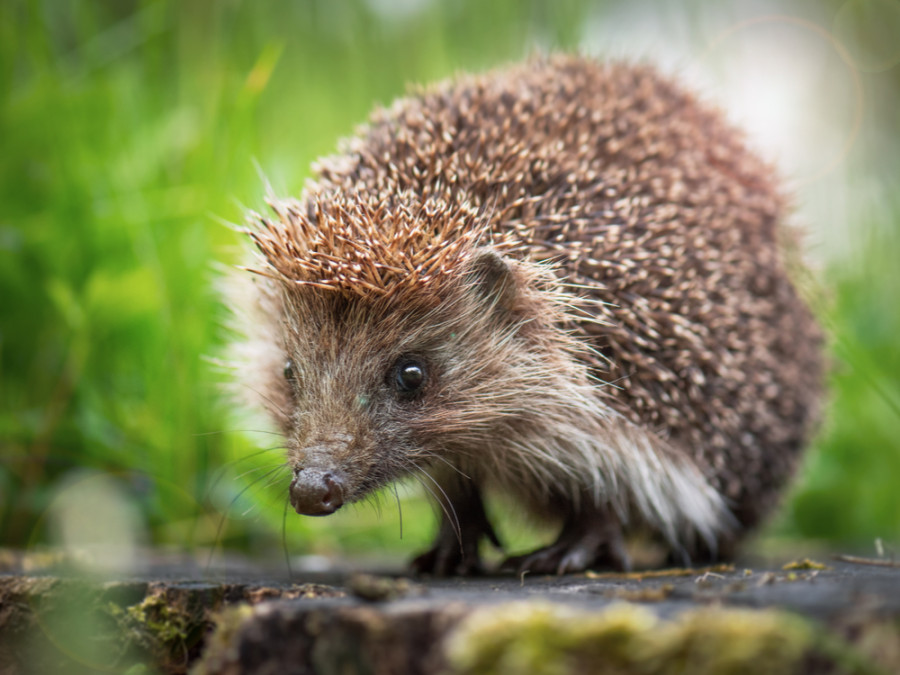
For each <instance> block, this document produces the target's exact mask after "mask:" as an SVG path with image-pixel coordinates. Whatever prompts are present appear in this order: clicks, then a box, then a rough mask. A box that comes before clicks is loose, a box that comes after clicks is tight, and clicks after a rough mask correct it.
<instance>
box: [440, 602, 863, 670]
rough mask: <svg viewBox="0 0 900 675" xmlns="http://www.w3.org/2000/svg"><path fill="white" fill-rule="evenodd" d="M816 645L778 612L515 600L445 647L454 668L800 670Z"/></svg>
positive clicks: (800, 625) (467, 624) (471, 622)
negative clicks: (657, 610)
mask: <svg viewBox="0 0 900 675" xmlns="http://www.w3.org/2000/svg"><path fill="white" fill-rule="evenodd" d="M820 642H821V641H820V639H819V632H818V631H817V629H816V628H815V627H814V625H813V624H811V623H808V622H807V621H805V620H803V619H801V618H799V617H796V616H793V615H790V614H787V613H784V612H780V611H769V610H764V611H758V610H747V609H702V610H695V611H689V612H685V613H683V614H681V615H680V616H678V617H677V618H676V619H674V620H671V621H663V620H660V619H659V618H657V617H656V615H655V614H654V613H653V612H651V611H650V610H648V609H646V608H643V607H639V606H636V605H630V604H616V605H612V606H610V607H609V608H607V609H606V610H604V611H603V612H600V613H587V612H583V611H579V610H574V609H571V608H567V607H561V606H558V605H549V604H522V603H517V604H509V605H503V606H499V607H491V608H488V609H484V610H481V611H478V612H476V613H474V614H473V615H471V616H470V617H468V618H467V619H465V620H464V621H463V623H462V624H461V625H460V626H459V627H458V628H457V630H456V631H455V632H454V633H453V634H452V635H451V636H450V637H449V638H448V646H447V653H448V657H449V660H450V662H451V664H452V666H453V667H454V668H455V671H456V672H457V673H459V674H463V673H479V674H492V675H504V674H510V675H512V674H513V673H533V674H536V675H569V674H570V673H572V674H574V673H581V672H603V673H621V674H622V675H629V674H631V673H635V674H640V675H667V674H676V673H678V674H682V673H691V674H695V675H703V674H704V673H716V674H717V675H720V674H726V675H743V674H745V673H746V674H747V675H751V674H755V673H772V674H776V675H777V674H779V673H784V674H788V673H793V672H797V671H798V670H800V669H802V665H803V660H804V658H806V657H807V656H808V655H809V654H810V653H812V652H814V651H815V649H816V647H817V646H818V645H819V644H820ZM852 670H855V671H857V672H865V671H866V670H868V668H867V667H865V664H864V663H862V662H860V663H859V664H858V667H855V668H853V669H852Z"/></svg>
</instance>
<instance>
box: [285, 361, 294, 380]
mask: <svg viewBox="0 0 900 675" xmlns="http://www.w3.org/2000/svg"><path fill="white" fill-rule="evenodd" d="M283 372H284V379H286V380H287V381H288V382H293V381H294V362H293V361H291V360H290V359H288V360H287V361H285V362H284V371H283Z"/></svg>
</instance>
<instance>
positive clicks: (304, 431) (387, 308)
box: [265, 248, 559, 515]
mask: <svg viewBox="0 0 900 675" xmlns="http://www.w3.org/2000/svg"><path fill="white" fill-rule="evenodd" d="M448 274H449V272H448ZM452 274H453V277H452V278H448V279H446V280H445V283H444V285H443V287H442V289H441V292H440V297H439V298H433V299H432V300H429V301H427V302H424V303H423V302H420V300H421V299H422V296H421V295H420V296H419V297H416V295H415V294H414V293H413V294H412V295H411V298H412V299H410V296H407V294H405V293H400V294H397V295H395V296H390V297H380V296H375V297H372V296H367V295H353V294H346V293H342V292H340V291H337V290H334V289H330V288H321V287H315V286H310V285H306V284H300V285H296V284H295V285H284V284H282V285H281V286H282V289H281V293H280V299H279V301H280V303H281V311H280V312H279V315H280V316H281V317H282V331H283V340H282V343H283V359H281V360H276V359H270V362H269V365H268V367H269V371H270V372H269V373H268V375H267V378H266V379H267V382H268V383H267V384H266V385H265V390H266V391H267V392H268V396H267V398H269V399H270V409H271V412H272V413H273V415H274V416H275V418H276V419H277V421H278V423H279V424H280V426H281V428H282V430H283V432H284V434H285V437H286V440H287V447H288V460H289V465H290V467H291V469H292V471H293V482H292V485H291V502H292V504H293V506H294V508H295V509H296V510H297V511H298V512H300V513H305V514H309V515H319V514H323V515H324V514H327V513H331V512H333V511H334V510H336V508H337V507H339V506H340V505H341V504H343V503H348V502H352V501H355V500H357V499H359V498H361V497H363V496H365V495H366V494H368V493H370V492H371V491H373V490H375V489H377V488H379V487H381V486H383V485H385V484H386V483H387V482H389V481H391V480H393V479H395V478H397V477H399V476H402V475H404V474H408V473H411V472H413V473H414V472H416V471H418V470H422V469H426V470H427V467H428V466H430V465H433V464H435V463H436V462H439V461H440V459H438V458H439V457H440V458H442V459H445V460H446V459H453V460H454V461H455V462H456V463H462V464H465V456H466V454H467V453H469V452H479V453H481V452H484V451H486V450H488V449H489V448H487V447H485V445H486V443H488V441H489V439H496V438H498V437H503V435H504V433H505V434H506V435H509V433H512V430H513V429H514V427H515V426H516V425H517V424H519V425H520V424H521V423H522V422H523V421H527V418H528V417H532V418H533V417H534V416H535V415H536V413H537V411H538V410H540V408H541V406H542V405H545V404H546V397H540V398H541V400H537V399H536V400H535V401H534V407H532V406H529V405H528V404H527V400H528V396H527V395H526V396H523V391H536V390H538V389H539V390H541V391H546V390H547V388H548V386H549V387H550V388H554V385H553V384H552V383H548V382H547V379H548V378H554V379H555V377H556V376H557V375H551V373H555V372H556V371H558V370H559V369H558V368H556V369H554V368H552V367H551V368H548V359H552V358H554V357H553V356H552V353H550V352H552V350H548V349H547V347H549V345H545V346H544V347H545V348H543V349H542V348H541V344H542V342H545V341H547V340H548V339H550V340H551V341H552V334H548V331H551V332H558V329H556V328H554V327H552V326H551V324H552V323H553V319H554V318H556V314H557V312H556V311H554V308H553V307H552V306H547V305H548V303H547V302H546V301H541V302H536V301H535V292H536V291H537V290H538V289H537V288H536V287H542V286H543V285H546V284H548V283H553V282H552V281H550V279H549V278H548V275H547V273H546V270H544V269H543V268H540V267H538V266H534V265H531V264H528V263H522V262H516V261H513V260H511V259H507V258H504V257H502V256H501V255H499V254H498V253H496V252H495V251H494V250H493V249H491V248H478V249H473V250H471V251H469V252H468V253H467V254H466V255H465V256H463V257H461V258H460V264H459V265H458V267H457V268H456V269H455V270H453V272H452ZM542 290H543V294H542V295H540V296H538V297H540V298H547V297H552V294H547V293H546V288H542ZM426 297H427V296H426ZM536 310H537V311H536ZM548 320H549V324H548ZM548 336H549V337H548ZM555 353H556V354H558V353H559V352H558V351H557V352H555ZM555 358H558V356H556V357H555ZM523 403H524V405H523ZM507 427H508V428H509V430H508V431H505V428H507Z"/></svg>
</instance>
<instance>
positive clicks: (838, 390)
mask: <svg viewBox="0 0 900 675" xmlns="http://www.w3.org/2000/svg"><path fill="white" fill-rule="evenodd" d="M621 4H622V3H615V2H599V1H597V2H591V1H590V0H584V1H579V0H563V1H560V2H540V1H537V0H533V1H532V2H527V3H526V2H518V1H516V0H497V1H492V2H482V1H481V0H453V1H449V2H428V1H427V0H406V1H405V2H393V3H391V2H388V0H379V1H376V0H366V1H365V2H364V1H363V0H331V1H328V0H322V1H320V2H312V1H298V2H290V3H264V2H241V1H239V0H231V1H227V2H218V3H215V2H176V1H174V0H172V1H169V0H157V1H153V2H150V1H143V2H138V1H120V2H88V1H84V2H75V1H69V0H44V1H40V0H34V1H27V0H6V1H5V2H4V3H2V5H0V101H2V102H0V543H3V544H6V545H15V546H24V545H30V544H33V543H37V542H42V541H46V540H47V538H48V537H49V536H50V534H49V531H48V527H47V526H46V523H45V522H44V514H45V513H46V512H47V510H48V508H50V507H51V505H52V502H53V501H54V499H56V498H57V496H58V495H57V487H58V485H59V482H60V480H61V479H62V477H63V476H65V475H67V474H68V473H69V472H70V471H71V470H73V469H75V468H79V467H80V468H84V467H88V468H91V469H96V470H98V471H102V472H107V473H110V474H113V475H115V476H117V477H118V480H119V481H120V482H121V485H123V486H124V488H125V489H126V491H127V493H128V494H129V496H130V497H131V498H133V499H134V501H135V503H136V504H137V505H138V507H139V510H140V512H141V513H142V514H143V517H144V519H145V522H146V524H147V527H148V532H149V534H150V536H151V538H152V540H153V541H156V542H158V543H172V544H176V545H179V546H188V547H191V546H211V545H213V544H223V543H224V544H227V545H234V546H243V547H248V548H251V549H253V550H256V551H264V550H268V548H270V547H277V546H278V545H279V540H280V534H279V528H280V527H281V522H282V517H283V514H284V502H285V495H286V484H287V481H286V480H285V475H284V473H283V472H281V471H280V470H279V469H278V466H279V464H280V461H281V459H280V454H279V450H278V448H277V447H270V446H277V443H278V441H277V440H274V441H273V440H272V437H271V436H266V435H263V434H256V435H255V437H253V438H250V437H248V435H247V434H245V433H243V432H242V430H241V429H239V428H237V427H236V426H235V424H236V423H235V421H234V419H235V418H234V417H233V416H232V415H230V414H229V411H228V410H227V408H226V406H225V405H224V404H223V403H222V399H221V397H220V395H219V393H218V387H219V384H220V382H221V380H222V374H221V373H220V372H218V370H217V369H216V367H215V366H214V365H213V362H212V361H211V360H210V359H208V358H205V357H214V356H215V355H216V354H217V353H218V351H219V349H220V348H221V342H222V340H223V336H224V332H223V330H222V323H223V321H224V319H225V311H224V308H223V307H222V306H221V305H220V303H219V300H218V299H217V296H216V294H215V292H214V288H213V286H214V284H213V281H214V278H215V276H216V273H217V272H216V271H215V264H214V262H215V261H221V262H224V263H234V262H236V261H237V260H238V259H239V254H238V250H239V243H240V238H239V237H238V236H237V235H236V234H235V233H234V232H233V231H232V230H231V229H229V228H228V227H225V226H223V225H222V223H221V222H220V221H227V222H240V221H241V219H242V214H243V211H244V205H245V204H246V205H250V206H254V207H259V206H260V205H261V204H262V196H263V181H262V180H261V178H260V175H259V170H258V169H257V165H258V167H259V169H261V171H262V173H264V174H265V176H266V178H267V179H268V180H269V181H271V182H272V184H273V186H274V188H275V190H276V192H279V193H283V194H288V193H294V194H295V193H298V192H299V191H300V189H301V187H302V184H303V180H304V179H305V177H306V176H307V175H308V167H309V165H310V163H311V162H312V161H313V160H314V159H315V158H316V157H318V156H320V155H323V154H328V153H330V152H333V151H334V148H335V143H336V140H337V139H338V138H339V137H340V136H344V135H347V134H349V133H350V132H351V131H352V129H353V127H354V126H355V125H356V124H358V123H359V122H361V121H363V120H364V119H365V117H366V115H367V114H368V112H369V111H370V110H371V108H372V107H373V105H374V104H376V103H379V102H380V103H382V104H386V103H389V102H390V101H391V100H392V99H393V98H394V97H396V96H398V95H400V94H402V93H403V92H404V90H405V85H406V84H407V83H410V82H419V83H422V82H428V81H431V80H434V79H437V78H442V77H446V76H448V75H450V74H452V73H453V72H456V71H459V70H477V69H484V68H486V67H489V66H491V65H495V64H498V63H501V62H505V61H511V60H517V59H521V58H523V57H525V56H527V55H529V54H530V53H532V52H533V51H534V50H535V49H536V48H544V49H546V48H553V49H557V48H558V49H572V48H577V47H578V45H579V44H580V43H579V40H580V36H582V35H583V30H582V28H583V27H584V26H585V25H588V24H589V22H590V21H592V20H594V21H596V17H598V16H600V17H601V19H602V18H603V17H604V16H605V14H604V12H606V11H607V10H609V11H612V10H614V9H615V8H616V7H617V6H619V5H621ZM710 4H712V3H710ZM703 6H704V5H703V3H696V2H694V3H690V4H689V5H686V8H687V9H686V10H685V11H686V12H687V13H688V14H691V15H693V14H695V13H697V12H699V11H701V10H702V7H703ZM390 8H393V9H392V10H391V11H387V10H388V9H390ZM610 8H612V9H610ZM840 8H841V5H840V4H836V5H835V6H834V8H833V11H835V12H836V11H837V10H838V9H840ZM645 11H647V12H653V11H654V6H653V5H647V7H646V8H645ZM638 56H640V55H639V54H638ZM898 82H900V77H898V74H897V68H893V69H888V70H887V72H886V73H884V72H882V73H880V74H878V75H877V79H869V80H867V81H866V85H867V86H869V87H870V88H874V89H875V91H874V96H872V108H871V109H870V110H871V111H872V114H871V115H870V116H869V117H867V118H866V121H865V122H866V124H868V125H870V126H875V127H877V128H878V129H880V130H881V131H885V129H887V132H886V133H889V134H890V133H894V134H895V133H896V131H897V127H896V125H897V119H896V108H895V107H893V106H895V105H896V103H897V91H898ZM869 93H870V94H871V93H873V92H869ZM891 110H893V111H894V112H893V113H891V112H890V111H891ZM878 125H881V126H878ZM885 125H888V126H887V127H885ZM891 125H893V126H891ZM864 131H865V129H864ZM873 158H874V159H873ZM875 160H877V162H875ZM856 161H857V163H859V164H860V165H861V166H862V168H861V169H860V171H869V172H870V173H871V174H872V175H876V176H877V175H890V174H889V173H885V172H889V171H891V170H893V175H894V177H895V178H896V175H897V168H898V162H897V160H895V159H893V158H892V157H888V153H887V151H886V150H884V149H883V148H881V146H879V145H878V144H877V143H875V149H874V150H872V151H871V152H869V153H868V154H864V155H861V156H860V157H857V158H856ZM867 162H875V164H877V166H875V164H872V166H869V167H868V168H867V165H866V163H867ZM898 214H900V197H898V193H896V192H895V193H894V194H893V195H891V196H890V200H888V201H884V200H883V201H882V202H881V203H880V204H879V208H877V209H870V210H869V211H868V212H867V213H866V214H864V218H865V219H867V221H866V222H862V219H863V215H861V220H860V222H859V223H853V224H852V225H853V226H854V227H858V228H859V231H860V232H865V233H866V237H867V240H866V242H865V245H864V246H863V247H861V249H860V250H861V253H860V254H859V255H857V256H856V257H850V258H841V259H839V260H826V261H825V264H824V268H823V270H822V273H821V275H820V276H821V279H820V281H819V282H818V283H819V284H820V286H821V287H822V288H823V289H825V291H824V293H823V295H824V297H825V301H824V302H823V303H822V306H821V312H822V314H823V316H824V317H825V320H826V323H827V324H828V326H829V330H830V333H831V337H832V342H833V344H834V371H833V375H832V378H831V380H832V382H831V384H832V391H833V405H832V406H831V408H830V409H829V410H828V412H827V413H826V424H825V432H824V434H823V437H822V439H821V441H820V443H819V444H818V447H817V448H816V450H815V451H814V452H812V453H811V454H810V456H809V459H808V461H807V463H806V467H805V471H804V474H803V477H802V479H801V481H800V483H799V485H798V487H797V488H796V490H795V491H794V494H793V498H792V499H791V501H790V502H789V504H788V505H787V507H786V508H785V509H784V510H783V512H782V515H781V517H780V519H779V521H778V524H777V526H776V527H777V532H778V533H780V534H782V535H785V536H791V537H798V536H812V537H818V538H826V539H841V540H854V541H865V540H868V539H871V538H873V537H876V536H882V537H886V538H889V539H890V538H893V539H900V489H898V485H900V349H898V341H897V336H898V335H900V311H898V298H900V273H898V271H897V265H898V262H900V237H898V227H897V224H898V218H900V215H898ZM257 444H259V445H260V446H261V447H263V448H266V450H265V451H262V452H260V451H258V450H257V447H256V446H257ZM255 479H259V480H258V481H257V482H255V483H254V482H253V481H254V480H255ZM245 489H246V491H244V490H245ZM404 492H405V491H401V496H402V497H404V503H405V506H404V511H403V515H404V516H405V518H404V521H403V527H404V539H403V540H402V541H401V540H400V539H399V537H398V528H399V525H400V524H399V522H398V518H397V513H396V508H397V507H396V505H395V503H394V494H393V493H391V492H389V493H387V494H386V495H384V496H383V499H382V500H381V501H382V504H381V507H378V506H377V505H375V507H374V508H370V507H369V506H367V505H361V506H357V507H354V508H350V509H345V510H343V511H344V512H342V513H340V514H338V515H336V516H333V517H332V518H330V519H327V521H323V520H313V519H308V518H307V519H301V518H297V517H296V516H294V517H289V518H287V521H286V522H287V539H288V545H289V547H290V548H291V550H293V551H298V552H299V551H317V552H330V551H336V550H348V549H350V550H373V549H375V548H379V547H388V548H390V549H392V550H396V549H397V548H401V549H403V550H404V551H408V550H412V549H415V548H418V547H420V546H422V545H423V544H424V543H425V541H426V539H427V537H428V532H429V530H430V528H431V526H432V525H431V520H430V510H429V508H428V507H427V506H425V505H424V504H423V503H422V502H421V499H420V498H419V497H416V496H414V495H413V496H409V497H406V496H404ZM412 492H413V493H415V491H412ZM379 510H383V511H384V514H383V515H381V516H379ZM223 513H224V514H227V516H228V518H229V520H228V522H227V523H226V524H225V526H224V527H221V528H220V516H221V514H223ZM426 515H427V516H429V517H426Z"/></svg>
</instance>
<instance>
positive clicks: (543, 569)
mask: <svg viewBox="0 0 900 675" xmlns="http://www.w3.org/2000/svg"><path fill="white" fill-rule="evenodd" d="M592 567H602V568H606V569H613V570H616V571H620V572H625V571H628V570H630V569H631V560H630V559H629V557H628V552H627V551H626V549H625V539H624V536H623V534H622V527H621V525H620V524H619V521H618V520H617V519H616V518H615V517H614V516H613V515H612V514H611V513H609V512H608V511H607V510H606V509H591V510H590V511H589V512H583V513H581V514H579V515H577V516H573V517H571V518H569V519H568V520H567V521H566V524H565V525H564V526H563V530H562V532H561V533H560V535H559V538H558V539H557V540H556V541H555V542H554V543H552V544H551V545H550V546H547V547H545V548H541V549H538V550H537V551H533V552H531V553H526V554H525V555H519V556H512V557H510V558H507V559H506V560H505V561H504V562H503V564H502V565H501V566H500V569H501V571H506V572H513V571H514V572H518V573H519V574H524V573H525V572H529V573H531V574H572V573H575V572H583V571H584V570H586V569H588V568H592Z"/></svg>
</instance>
